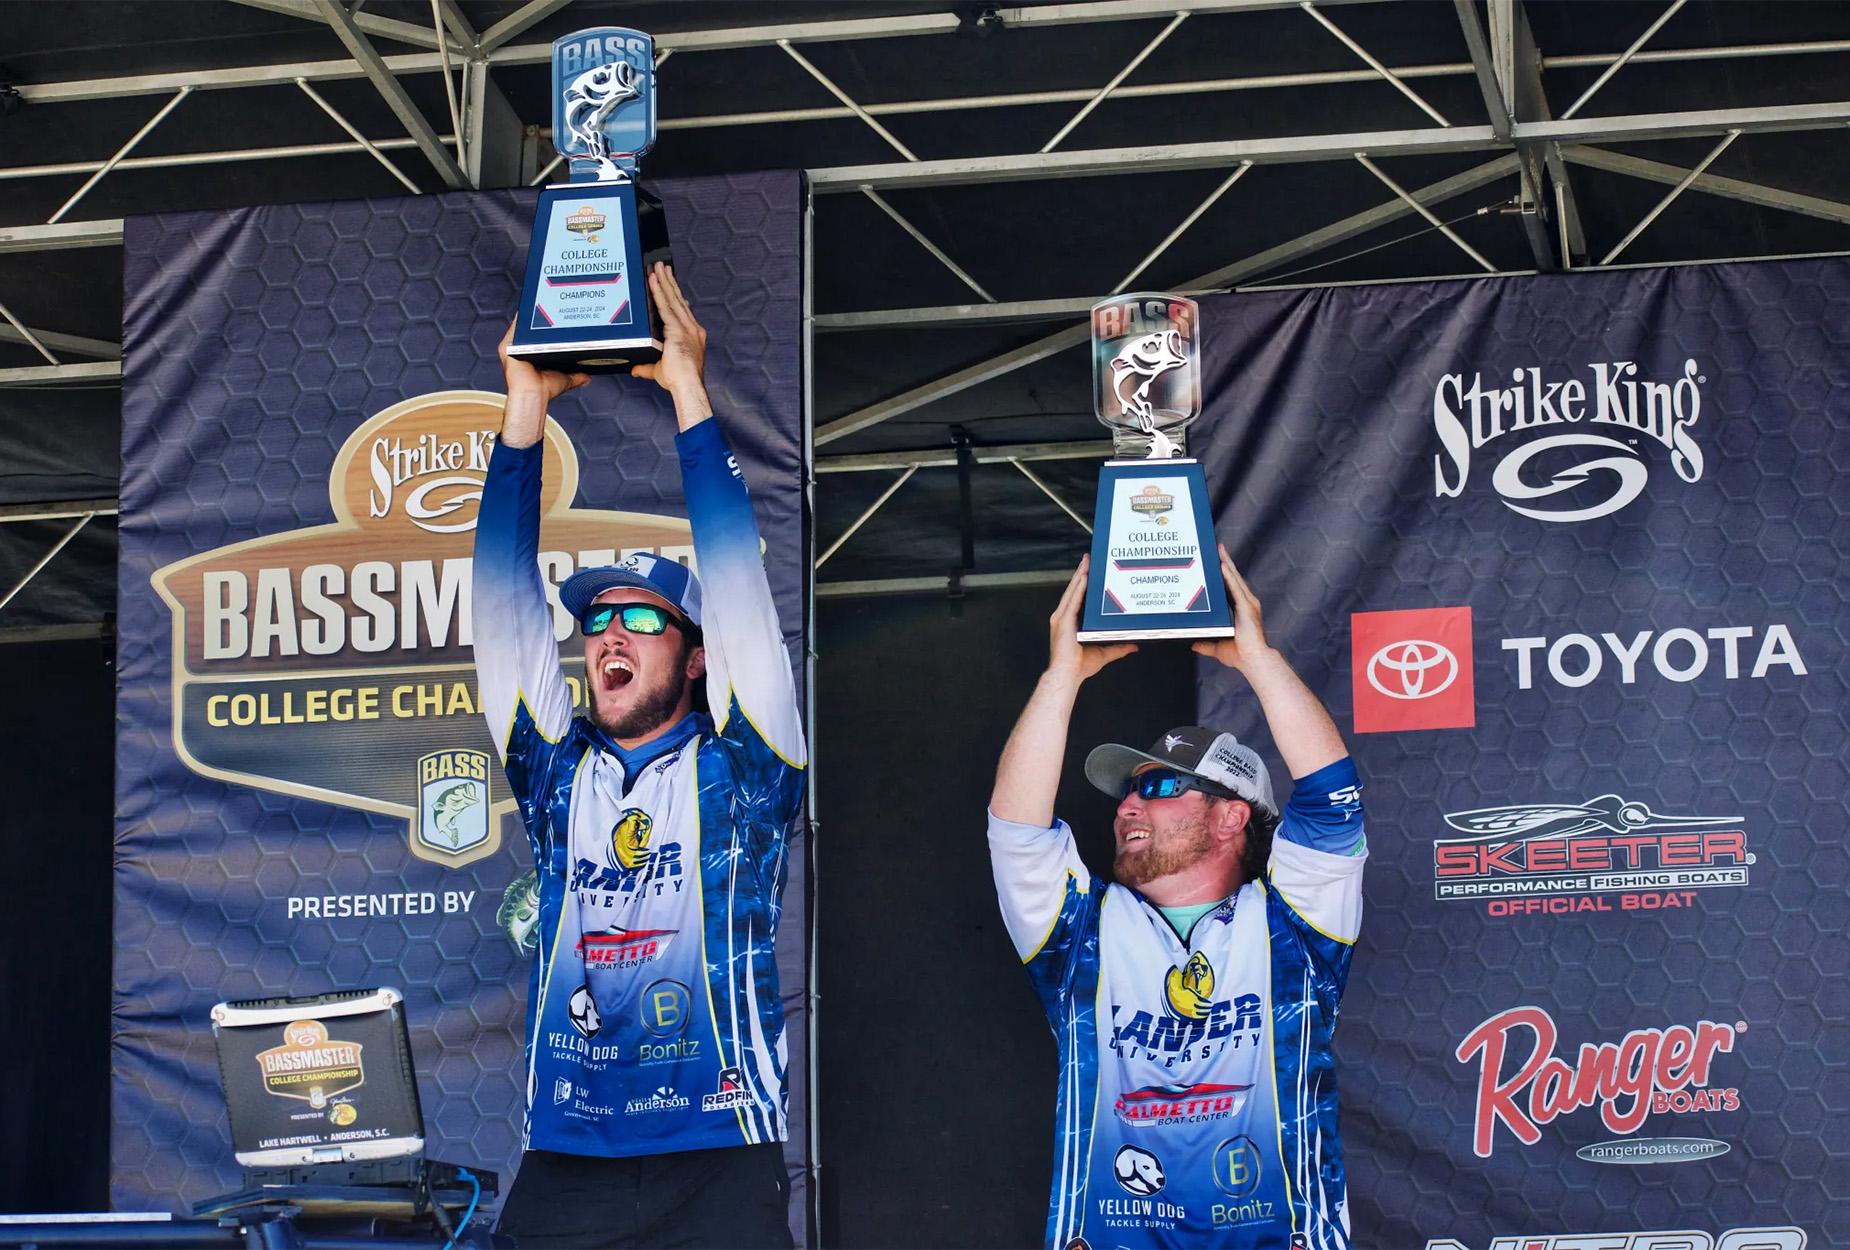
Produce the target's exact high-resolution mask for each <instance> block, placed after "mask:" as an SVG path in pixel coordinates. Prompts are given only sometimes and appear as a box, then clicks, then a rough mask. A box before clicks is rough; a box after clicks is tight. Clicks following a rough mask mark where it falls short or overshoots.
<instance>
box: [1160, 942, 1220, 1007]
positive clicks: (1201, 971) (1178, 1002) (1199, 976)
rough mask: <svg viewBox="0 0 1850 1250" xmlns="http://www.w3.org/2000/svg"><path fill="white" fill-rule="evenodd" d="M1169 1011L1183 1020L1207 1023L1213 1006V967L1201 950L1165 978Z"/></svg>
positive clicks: (1164, 983)
mask: <svg viewBox="0 0 1850 1250" xmlns="http://www.w3.org/2000/svg"><path fill="white" fill-rule="evenodd" d="M1163 990H1164V993H1165V995H1166V996H1167V997H1168V999H1169V1010H1171V1011H1173V1012H1175V1013H1176V1015H1178V1016H1180V1017H1181V1018H1182V1019H1184V1020H1206V1019H1207V1018H1208V1012H1209V1011H1210V1010H1211V1009H1212V1008H1213V1006H1214V1004H1213V1003H1212V1002H1211V1001H1210V1000H1211V999H1212V998H1213V997H1214V968H1213V966H1212V965H1211V964H1209V963H1208V957H1207V956H1206V955H1204V954H1202V953H1201V952H1200V951H1196V952H1195V953H1194V954H1192V955H1190V956H1189V957H1188V962H1187V963H1185V964H1183V965H1182V966H1181V967H1180V968H1171V969H1170V970H1169V975H1168V976H1167V977H1165V978H1164V979H1163Z"/></svg>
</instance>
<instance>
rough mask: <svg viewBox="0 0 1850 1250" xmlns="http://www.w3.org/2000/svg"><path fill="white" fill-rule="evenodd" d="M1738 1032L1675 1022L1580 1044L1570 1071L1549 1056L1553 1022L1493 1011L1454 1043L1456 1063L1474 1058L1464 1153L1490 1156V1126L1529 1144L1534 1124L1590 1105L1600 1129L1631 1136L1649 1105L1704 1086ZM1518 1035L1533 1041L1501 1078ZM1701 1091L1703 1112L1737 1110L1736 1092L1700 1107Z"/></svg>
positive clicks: (1521, 1011) (1532, 1014) (1540, 1015)
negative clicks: (1469, 1134) (1471, 1128)
mask: <svg viewBox="0 0 1850 1250" xmlns="http://www.w3.org/2000/svg"><path fill="white" fill-rule="evenodd" d="M1746 1027H1747V1026H1746V1025H1745V1024H1737V1025H1727V1024H1717V1023H1715V1022H1714V1021H1713V1020H1703V1021H1701V1022H1700V1023H1698V1024H1697V1025H1696V1026H1695V1027H1694V1028H1690V1027H1688V1026H1686V1025H1681V1024H1676V1025H1672V1026H1671V1027H1669V1028H1667V1029H1633V1030H1632V1031H1631V1032H1630V1033H1627V1034H1626V1035H1625V1038H1624V1040H1623V1041H1620V1042H1618V1043H1617V1044H1614V1043H1612V1042H1602V1043H1600V1044H1599V1045H1597V1046H1595V1045H1590V1044H1588V1043H1584V1042H1583V1043H1582V1044H1581V1047H1580V1057H1579V1059H1578V1060H1577V1061H1576V1062H1575V1063H1574V1064H1573V1066H1571V1067H1570V1066H1569V1065H1568V1064H1567V1063H1566V1062H1564V1061H1562V1060H1560V1059H1557V1058H1555V1053H1554V1051H1555V1042H1556V1039H1557V1037H1558V1034H1557V1031H1556V1029H1555V1022H1554V1018H1553V1017H1551V1016H1550V1015H1549V1014H1548V1013H1547V1012H1546V1011H1544V1010H1542V1009H1541V1008H1540V1007H1512V1008H1510V1009H1509V1010H1508V1011H1503V1012H1499V1013H1497V1014H1496V1015H1494V1016H1492V1017H1491V1018H1490V1019H1488V1020H1486V1021H1484V1023H1482V1024H1480V1025H1478V1026H1477V1027H1476V1028H1475V1029H1472V1030H1471V1032H1470V1033H1469V1034H1468V1035H1467V1036H1466V1037H1465V1040H1464V1041H1462V1042H1460V1043H1459V1044H1458V1054H1457V1058H1458V1062H1460V1063H1470V1062H1471V1061H1472V1060H1473V1059H1477V1060H1478V1082H1477V1123H1476V1130H1475V1133H1474V1138H1473V1141H1472V1149H1473V1150H1474V1151H1475V1152H1476V1153H1477V1156H1478V1157H1479V1158H1480V1159H1488V1158H1489V1157H1490V1151H1491V1147H1492V1145H1493V1144H1494V1141H1493V1135H1494V1133H1495V1131H1496V1126H1497V1122H1498V1121H1502V1123H1503V1125H1504V1127H1505V1128H1507V1129H1509V1131H1510V1132H1512V1133H1514V1134H1515V1135H1516V1140H1517V1141H1520V1142H1521V1143H1522V1144H1523V1145H1525V1146H1533V1145H1534V1144H1535V1143H1536V1142H1538V1141H1540V1140H1541V1139H1542V1134H1541V1130H1540V1129H1539V1128H1538V1127H1537V1125H1541V1124H1547V1123H1548V1122H1550V1121H1551V1120H1553V1119H1554V1118H1555V1117H1556V1116H1560V1115H1564V1114H1566V1113H1567V1112H1570V1111H1578V1110H1580V1109H1581V1108H1583V1107H1592V1106H1594V1105H1596V1104H1597V1105H1598V1106H1599V1109H1600V1120H1601V1122H1602V1123H1604V1124H1605V1126H1606V1127H1607V1128H1608V1129H1610V1130H1611V1131H1613V1132H1614V1133H1635V1132H1637V1131H1638V1129H1639V1128H1640V1127H1641V1126H1642V1125H1643V1124H1644V1119H1645V1116H1647V1115H1649V1114H1650V1113H1651V1112H1652V1110H1653V1109H1654V1107H1653V1104H1654V1103H1656V1104H1659V1105H1658V1106H1657V1107H1656V1108H1655V1109H1657V1110H1665V1109H1668V1106H1667V1104H1670V1103H1672V1102H1681V1101H1683V1100H1684V1098H1690V1097H1691V1096H1688V1095H1683V1091H1685V1090H1688V1089H1690V1088H1691V1087H1698V1088H1699V1087H1703V1086H1706V1085H1708V1083H1709V1065H1710V1064H1711V1063H1712V1062H1713V1061H1714V1059H1715V1056H1716V1055H1718V1054H1726V1053H1729V1052H1732V1051H1733V1050H1734V1038H1735V1033H1736V1032H1737V1031H1739V1030H1744V1029H1745V1028H1746ZM1524 1029H1526V1030H1528V1031H1529V1032H1530V1033H1532V1034H1533V1035H1534V1038H1535V1043H1534V1047H1533V1049H1532V1050H1531V1051H1530V1052H1529V1056H1528V1058H1526V1059H1524V1060H1523V1061H1522V1063H1521V1064H1520V1065H1519V1066H1518V1067H1517V1069H1516V1073H1515V1075H1514V1076H1512V1077H1510V1078H1509V1079H1508V1080H1507V1081H1505V1080H1502V1079H1500V1077H1501V1074H1502V1072H1503V1070H1504V1058H1505V1056H1506V1055H1507V1054H1508V1052H1509V1050H1510V1046H1511V1042H1512V1038H1513V1037H1514V1036H1515V1035H1516V1034H1517V1032H1518V1030H1524ZM1525 1090H1526V1091H1527V1092H1528V1096H1527V1097H1526V1098H1524V1097H1523V1092H1524V1091H1525ZM1702 1092H1703V1094H1704V1103H1705V1107H1704V1109H1705V1110H1707V1109H1714V1110H1721V1109H1730V1110H1731V1109H1732V1107H1730V1106H1729V1104H1733V1105H1734V1106H1738V1105H1739V1091H1738V1090H1720V1091H1714V1092H1715V1093H1717V1094H1719V1095H1721V1096H1722V1097H1721V1098H1720V1099H1717V1100H1716V1102H1717V1105H1716V1106H1715V1107H1713V1108H1710V1107H1708V1106H1707V1105H1706V1104H1707V1103H1708V1102H1709V1101H1710V1100H1709V1099H1708V1098H1707V1094H1708V1093H1709V1092H1710V1091H1707V1090H1703V1091H1702ZM1679 1095H1683V1097H1678V1096H1679ZM1692 1101H1693V1098H1692ZM1622 1103H1623V1106H1622V1105H1621V1104H1622Z"/></svg>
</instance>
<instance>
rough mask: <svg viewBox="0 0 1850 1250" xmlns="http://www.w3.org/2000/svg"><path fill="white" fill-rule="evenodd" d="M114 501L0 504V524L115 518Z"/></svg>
mask: <svg viewBox="0 0 1850 1250" xmlns="http://www.w3.org/2000/svg"><path fill="white" fill-rule="evenodd" d="M120 507H121V505H120V502H119V501H118V500H114V499H61V500H59V501H57V502H56V503H8V504H0V524H8V523H11V522H14V521H69V520H72V519H73V518H75V517H80V516H115V515H116V513H117V511H118V510H119V508H120Z"/></svg>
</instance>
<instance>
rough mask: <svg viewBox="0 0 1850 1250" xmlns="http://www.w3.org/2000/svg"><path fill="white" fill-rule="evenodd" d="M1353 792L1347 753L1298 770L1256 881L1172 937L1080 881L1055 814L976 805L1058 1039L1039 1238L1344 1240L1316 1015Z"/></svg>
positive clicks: (1331, 1097) (1354, 869)
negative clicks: (1049, 1166)
mask: <svg viewBox="0 0 1850 1250" xmlns="http://www.w3.org/2000/svg"><path fill="white" fill-rule="evenodd" d="M1359 794H1360V787H1359V786H1358V785H1357V782H1356V772H1355V766H1354V764H1352V763H1351V762H1350V761H1349V760H1347V759H1344V760H1340V761H1338V762H1337V763H1334V764H1331V765H1329V766H1328V767H1327V768H1322V769H1319V770H1318V771H1317V772H1315V773H1312V774H1311V775H1310V776H1309V777H1306V778H1304V779H1303V780H1302V781H1299V782H1298V783H1297V786H1296V789H1295V790H1294V792H1293V793H1292V795H1291V798H1290V800H1289V801H1288V802H1287V803H1286V804H1285V809H1284V812H1283V819H1282V821H1281V823H1280V826H1279V831H1278V837H1277V838H1276V840H1275V841H1274V843H1273V849H1272V859H1271V863H1270V864H1269V865H1268V869H1267V873H1266V877H1265V879H1264V880H1262V881H1252V882H1248V883H1247V884H1246V885H1245V886H1244V887H1243V888H1242V889H1241V890H1240V891H1239V892H1238V893H1237V894H1235V895H1234V896H1233V897H1232V898H1230V899H1228V900H1227V901H1226V902H1224V903H1222V904H1221V905H1220V907H1218V908H1217V909H1215V910H1214V911H1212V912H1209V913H1208V914H1207V915H1205V916H1203V917H1202V918H1201V919H1200V920H1199V921H1198V922H1197V923H1196V924H1195V927H1194V930H1193V931H1192V932H1191V933H1190V935H1189V940H1188V941H1187V942H1183V941H1182V940H1181V939H1179V938H1177V936H1176V932H1175V930H1174V929H1173V928H1172V927H1170V924H1169V922H1168V921H1167V920H1166V919H1164V918H1163V915H1162V913H1161V912H1159V911H1158V910H1157V909H1156V908H1155V907H1154V906H1152V905H1151V904H1150V903H1148V902H1146V901H1145V900H1144V899H1143V897H1142V896H1141V895H1139V894H1137V893H1136V892H1135V891H1133V890H1130V889H1127V888H1126V887H1124V886H1121V885H1115V884H1108V883H1106V882H1103V881H1099V880H1095V879H1094V878H1093V877H1092V875H1091V874H1090V873H1089V872H1087V870H1086V866H1085V864H1084V863H1082V862H1081V861H1080V858H1079V853H1078V851H1077V850H1076V849H1075V847H1074V845H1073V836H1072V831H1071V830H1070V829H1068V828H1067V826H1066V824H1065V822H1063V821H1057V822H1056V823H1055V825H1054V827H1053V828H1051V829H1041V828H1037V827H1035V826H1033V825H1020V824H1014V823H1012V822H1009V821H1005V820H999V819H997V818H996V817H995V816H994V815H991V816H990V818H989V849H990V857H991V860H992V862H993V865H994V868H995V875H996V890H997V893H998V894H999V895H1000V896H1001V899H1002V916H1003V920H1004V921H1005V922H1006V924H1007V926H1008V931H1009V936H1010V937H1011V938H1012V939H1013V940H1014V942H1015V948H1016V950H1017V951H1018V952H1019V953H1020V955H1021V958H1022V962H1023V963H1024V964H1025V965H1026V966H1027V969H1028V977H1029V980H1030V981H1031V982H1032V983H1033V985H1034V989H1035V992H1036V993H1037V994H1039V995H1040V999H1041V1004H1042V1007H1043V1008H1044V1009H1045V1010H1046V1012H1047V1019H1048V1022H1049V1023H1050V1024H1051V1025H1052V1026H1053V1031H1054V1035H1055V1037H1056V1038H1057V1039H1058V1042H1059V1050H1060V1092H1059V1104H1058V1117H1057V1131H1056V1134H1055V1154H1054V1181H1053V1195H1052V1198H1051V1200H1050V1201H1049V1204H1048V1211H1047V1245H1048V1246H1049V1247H1053V1248H1054V1250H1060V1248H1062V1247H1069V1246H1075V1245H1083V1246H1086V1247H1090V1248H1091V1250H1108V1248H1110V1247H1152V1246H1241V1247H1247V1246H1256V1247H1281V1248H1284V1247H1298V1246H1308V1247H1311V1248H1312V1250H1346V1247H1348V1245H1349V1215H1348V1205H1347V1197H1346V1193H1345V1190H1344V1186H1343V1158H1342V1144H1341V1142H1340V1140H1339V1139H1338V1137H1337V1119H1336V1080H1335V1071H1334V1066H1333V1064H1332V1061H1331V1057H1330V1031H1331V1027H1332V1026H1333V1025H1334V1024H1335V1022H1336V1008H1337V1003H1338V1000H1339V999H1340V998H1341V997H1342V992H1343V985H1344V983H1345V981H1346V980H1347V978H1348V974H1349V955H1350V950H1351V947H1352V945H1353V943H1354V941H1355V936H1356V933H1357V931H1358V929H1359V928H1360V925H1361V919H1362V864H1363V861H1364V860H1365V859H1366V858H1367V853H1366V850H1365V849H1364V845H1363V836H1362V808H1361V800H1360V797H1359ZM1317 847H1324V848H1330V849H1323V850H1319V849H1316V848H1317ZM1300 1239H1301V1240H1300Z"/></svg>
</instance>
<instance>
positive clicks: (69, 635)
mask: <svg viewBox="0 0 1850 1250" xmlns="http://www.w3.org/2000/svg"><path fill="white" fill-rule="evenodd" d="M105 628H106V627H105V626H104V624H103V622H101V621H84V622H80V623H78V624H75V625H14V626H10V627H7V628H0V645H4V644H6V643H14V642H77V641H82V640H84V639H89V638H102V637H104V636H105V634H104V630H105Z"/></svg>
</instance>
